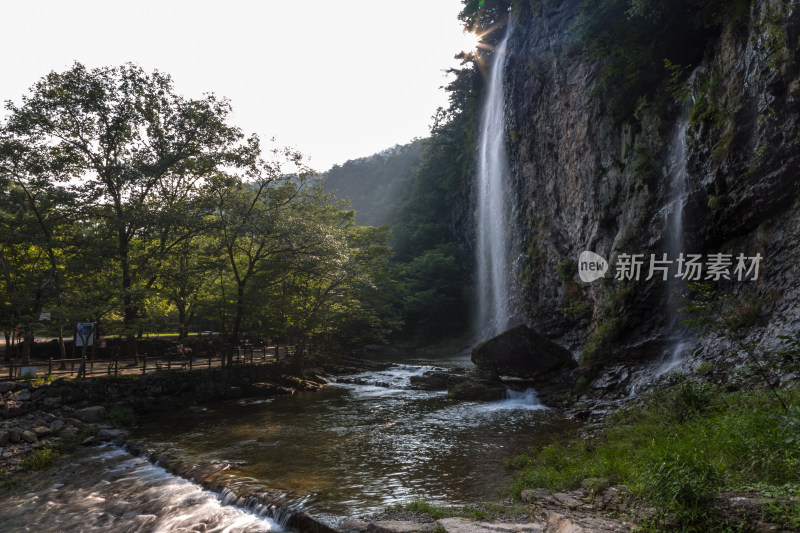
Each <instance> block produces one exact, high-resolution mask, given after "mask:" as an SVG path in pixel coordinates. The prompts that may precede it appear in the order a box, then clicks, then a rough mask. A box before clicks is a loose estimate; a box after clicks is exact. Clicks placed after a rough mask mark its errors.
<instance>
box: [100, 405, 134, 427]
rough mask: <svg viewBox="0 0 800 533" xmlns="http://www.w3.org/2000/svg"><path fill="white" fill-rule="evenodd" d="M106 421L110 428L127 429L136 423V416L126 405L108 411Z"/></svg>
mask: <svg viewBox="0 0 800 533" xmlns="http://www.w3.org/2000/svg"><path fill="white" fill-rule="evenodd" d="M106 419H107V420H108V422H109V423H110V424H111V425H112V426H117V427H129V426H132V425H133V424H135V423H136V414H135V413H134V412H133V409H131V408H130V407H128V406H127V405H117V406H114V407H112V408H111V409H109V411H108V414H107V415H106Z"/></svg>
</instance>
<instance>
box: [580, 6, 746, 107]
mask: <svg viewBox="0 0 800 533" xmlns="http://www.w3.org/2000/svg"><path fill="white" fill-rule="evenodd" d="M749 6H750V1H749V0H712V1H708V0H676V1H672V2H662V1H658V0H585V1H584V3H583V7H582V12H581V17H580V21H579V23H578V24H577V27H576V28H575V32H576V34H577V37H578V38H579V39H580V40H581V41H582V42H583V44H584V45H585V46H586V49H587V51H588V53H589V55H590V56H591V57H592V58H594V59H598V60H600V61H601V64H602V81H603V85H604V88H605V89H606V93H607V94H608V95H609V98H610V104H609V105H610V108H611V109H610V111H611V112H612V114H614V116H616V117H618V118H620V119H622V120H625V119H628V118H629V117H630V116H631V115H633V113H634V111H635V109H636V106H637V105H638V104H639V103H640V102H639V99H640V98H641V97H650V96H652V94H653V93H654V92H656V89H657V88H663V87H664V85H665V84H670V82H674V81H675V79H674V78H675V75H676V72H677V74H679V76H678V77H679V78H683V77H685V76H686V75H688V73H689V71H690V70H691V67H694V66H696V65H698V64H699V63H700V61H701V60H702V59H703V56H704V53H705V52H706V51H707V49H708V47H709V46H710V45H711V44H712V43H713V42H714V38H715V37H717V36H718V35H719V32H720V29H721V27H722V26H723V24H725V23H728V24H733V25H734V26H737V25H739V24H741V23H742V22H743V21H745V20H746V19H747V15H748V13H749ZM673 85H674V83H673Z"/></svg>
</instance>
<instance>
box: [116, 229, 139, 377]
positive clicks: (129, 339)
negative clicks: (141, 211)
mask: <svg viewBox="0 0 800 533" xmlns="http://www.w3.org/2000/svg"><path fill="white" fill-rule="evenodd" d="M119 255H120V263H121V266H122V307H123V322H124V324H125V330H126V333H125V345H126V348H127V352H128V357H130V358H133V361H134V364H136V365H138V364H139V352H138V350H137V347H136V336H135V335H134V326H135V324H136V309H137V308H136V305H135V304H134V302H133V297H132V296H131V289H132V287H133V282H132V280H131V266H130V263H129V262H128V236H127V235H126V234H125V231H124V230H120V232H119Z"/></svg>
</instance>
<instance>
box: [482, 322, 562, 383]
mask: <svg viewBox="0 0 800 533" xmlns="http://www.w3.org/2000/svg"><path fill="white" fill-rule="evenodd" d="M472 362H473V363H475V366H476V367H478V370H479V371H480V372H482V373H483V374H488V375H492V376H497V375H501V376H514V377H519V378H524V379H533V380H535V379H537V378H542V377H545V376H546V375H548V374H552V373H554V372H557V371H560V370H565V369H572V368H575V367H576V366H577V363H576V362H575V360H574V359H573V358H572V354H570V353H569V352H568V351H567V350H566V349H564V348H562V347H561V346H559V345H558V344H556V343H554V342H553V341H550V340H548V339H545V338H544V337H542V336H541V335H539V334H538V333H536V332H535V331H534V330H532V329H531V328H529V327H528V326H525V325H521V326H517V327H515V328H511V329H510V330H508V331H506V332H504V333H501V334H500V335H498V336H497V337H494V338H492V339H489V340H488V341H486V342H484V343H482V344H479V345H478V346H476V347H475V348H473V349H472Z"/></svg>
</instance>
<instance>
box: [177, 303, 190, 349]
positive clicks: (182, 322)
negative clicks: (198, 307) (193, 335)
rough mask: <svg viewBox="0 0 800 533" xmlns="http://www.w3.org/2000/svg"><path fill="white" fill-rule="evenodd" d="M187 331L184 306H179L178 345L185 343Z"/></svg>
mask: <svg viewBox="0 0 800 533" xmlns="http://www.w3.org/2000/svg"><path fill="white" fill-rule="evenodd" d="M188 329H189V327H188V325H187V323H186V306H185V305H184V304H180V305H178V344H185V343H186V334H187V333H188Z"/></svg>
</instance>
